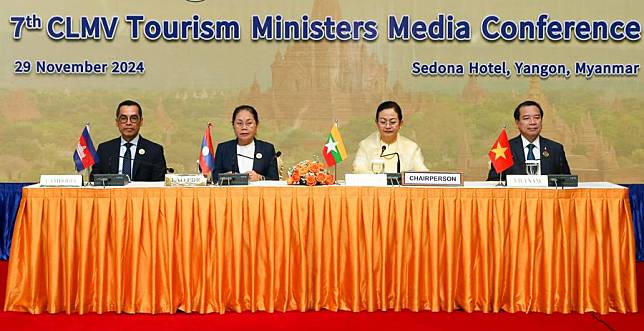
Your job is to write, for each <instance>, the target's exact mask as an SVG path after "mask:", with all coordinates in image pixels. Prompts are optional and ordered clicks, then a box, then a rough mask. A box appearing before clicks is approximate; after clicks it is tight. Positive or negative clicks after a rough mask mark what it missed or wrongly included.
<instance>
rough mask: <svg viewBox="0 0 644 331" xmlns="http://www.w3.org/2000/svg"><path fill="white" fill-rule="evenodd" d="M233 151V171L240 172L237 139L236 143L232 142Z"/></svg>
mask: <svg viewBox="0 0 644 331" xmlns="http://www.w3.org/2000/svg"><path fill="white" fill-rule="evenodd" d="M231 152H232V154H233V157H232V161H233V166H232V170H233V173H236V174H238V173H239V164H237V158H238V156H237V140H235V141H234V143H233V144H232V148H231Z"/></svg>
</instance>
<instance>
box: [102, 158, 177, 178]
mask: <svg viewBox="0 0 644 331" xmlns="http://www.w3.org/2000/svg"><path fill="white" fill-rule="evenodd" d="M116 159H123V161H134V159H132V158H129V157H125V156H120V155H112V156H111V157H110V158H109V160H108V162H107V169H110V168H111V166H112V162H113V161H114V160H116ZM136 162H138V163H140V164H145V165H147V166H151V167H154V168H161V165H160V164H156V163H152V162H148V161H145V160H141V159H138V160H137V161H136ZM132 170H134V168H132ZM163 170H164V172H165V173H171V174H173V173H174V168H168V167H164V168H163ZM108 171H109V170H108ZM132 175H134V174H132Z"/></svg>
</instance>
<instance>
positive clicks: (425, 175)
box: [402, 171, 463, 186]
mask: <svg viewBox="0 0 644 331" xmlns="http://www.w3.org/2000/svg"><path fill="white" fill-rule="evenodd" d="M402 179H403V182H402V184H403V185H408V186H463V174H461V173H459V172H416V171H411V172H405V173H403V178H402Z"/></svg>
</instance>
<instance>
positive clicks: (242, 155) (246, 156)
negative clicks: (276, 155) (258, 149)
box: [237, 153, 255, 160]
mask: <svg viewBox="0 0 644 331" xmlns="http://www.w3.org/2000/svg"><path fill="white" fill-rule="evenodd" d="M237 156H241V157H245V158H247V159H251V160H254V159H255V158H254V157H250V156H248V155H244V154H239V153H237Z"/></svg>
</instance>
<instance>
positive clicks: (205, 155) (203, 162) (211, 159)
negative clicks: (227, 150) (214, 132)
mask: <svg viewBox="0 0 644 331" xmlns="http://www.w3.org/2000/svg"><path fill="white" fill-rule="evenodd" d="M211 126H212V123H208V127H206V133H204V135H203V140H202V141H201V154H200V155H199V166H200V167H201V173H202V174H209V173H211V172H212V171H213V170H214V168H215V150H214V149H213V148H212V138H211V137H210V127H211Z"/></svg>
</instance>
